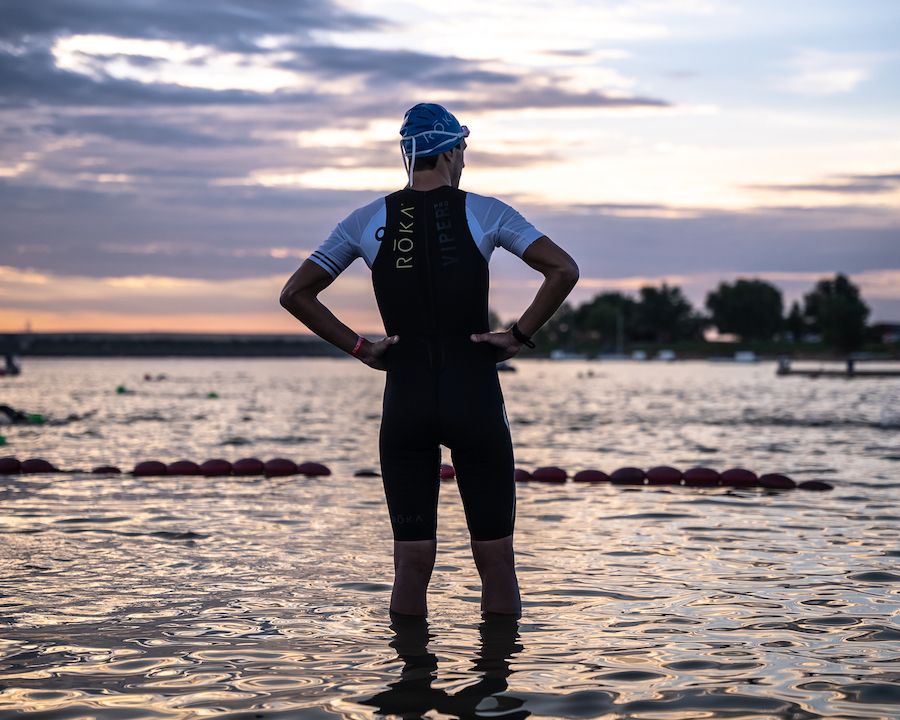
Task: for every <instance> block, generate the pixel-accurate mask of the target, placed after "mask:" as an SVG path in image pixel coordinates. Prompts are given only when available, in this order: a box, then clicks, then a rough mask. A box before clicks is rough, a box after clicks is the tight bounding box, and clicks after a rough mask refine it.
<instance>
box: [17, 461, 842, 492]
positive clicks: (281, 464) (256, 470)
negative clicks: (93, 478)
mask: <svg viewBox="0 0 900 720" xmlns="http://www.w3.org/2000/svg"><path fill="white" fill-rule="evenodd" d="M54 472H67V471H65V470H60V469H58V468H56V467H54V466H53V465H52V464H51V463H49V462H47V461H46V460H43V459H41V458H31V459H28V460H22V461H19V460H18V459H17V458H15V457H5V458H0V475H18V474H20V473H21V474H34V473H54ZM91 473H93V474H95V475H121V474H123V473H122V471H121V470H120V469H119V468H118V467H116V466H114V465H100V466H98V467H95V468H94V469H93V470H92V471H91ZM130 474H131V475H133V476H135V477H163V476H184V475H188V476H190V475H198V476H204V477H225V476H233V477H250V476H257V475H265V476H266V477H287V476H289V475H305V476H307V477H324V476H327V475H331V470H330V469H329V468H328V467H326V466H325V465H322V464H321V463H316V462H303V463H299V464H298V463H295V462H294V461H293V460H289V459H287V458H273V459H271V460H267V461H265V462H263V461H262V460H259V459H258V458H252V457H250V458H243V459H241V460H237V461H236V462H233V463H231V462H228V461H227V460H223V459H221V458H215V459H212V460H206V461H205V462H203V463H200V464H198V463H195V462H193V461H192V460H176V461H175V462H171V463H169V464H166V463H164V462H160V461H159V460H145V461H143V462H139V463H138V464H137V465H135V466H134V469H133V470H132V471H131V473H130ZM355 476H357V477H377V476H378V473H377V472H375V471H373V470H359V471H357V472H356V473H355ZM440 478H441V480H453V479H455V478H456V470H455V468H454V467H453V466H452V465H448V464H446V463H444V464H442V465H441V466H440ZM515 480H516V482H544V483H566V482H568V481H569V473H568V472H567V471H566V470H564V469H563V468H560V467H556V466H552V465H551V466H546V467H539V468H537V469H536V470H534V471H532V472H529V471H528V470H524V469H522V468H516V472H515ZM572 481H573V482H576V483H609V484H610V485H683V486H688V487H730V488H757V487H759V488H766V489H778V490H793V489H794V488H800V489H801V490H832V489H834V486H833V485H831V484H830V483H827V482H824V481H822V480H805V481H803V482H800V483H798V482H795V481H794V480H792V479H791V478H789V477H788V476H787V475H783V474H782V473H766V474H763V475H757V474H756V473H754V472H752V471H750V470H747V469H745V468H731V469H729V470H725V471H723V472H721V473H720V472H718V471H717V470H713V469H712V468H707V467H694V468H690V469H689V470H685V471H684V472H682V471H681V470H678V469H676V468H673V467H669V466H667V465H660V466H657V467H652V468H650V469H649V470H646V471H644V470H643V469H641V468H636V467H623V468H619V469H618V470H615V471H613V472H612V473H610V474H607V473H605V472H603V471H602V470H593V469H587V470H579V471H578V472H577V473H575V475H573V476H572Z"/></svg>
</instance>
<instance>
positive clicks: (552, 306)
mask: <svg viewBox="0 0 900 720" xmlns="http://www.w3.org/2000/svg"><path fill="white" fill-rule="evenodd" d="M522 260H524V261H525V263H526V264H527V265H528V266H529V267H531V268H532V269H534V270H537V271H538V272H539V273H541V274H542V275H543V276H544V282H543V283H542V284H541V287H540V289H539V290H538V291H537V294H536V295H535V296H534V300H532V301H531V304H530V305H529V306H528V309H527V310H525V312H524V313H522V315H521V317H520V318H519V320H518V321H517V322H516V325H517V326H518V328H519V332H521V333H522V334H523V335H526V336H528V337H531V336H532V335H534V334H535V333H536V332H537V331H538V330H539V329H540V328H541V327H542V326H543V325H544V323H546V322H547V321H548V320H549V319H550V318H551V317H553V313H555V312H556V311H557V310H558V309H559V306H560V305H562V304H563V302H564V301H565V299H566V298H567V297H568V296H569V293H570V292H572V288H574V287H575V283H577V282H578V265H576V264H575V261H574V260H573V259H572V258H571V256H570V255H569V254H568V253H567V252H566V251H565V250H563V249H562V248H561V247H559V245H557V244H556V243H554V242H553V241H552V240H551V239H550V238H548V237H547V236H546V235H543V236H542V237H539V238H538V239H537V240H535V241H534V242H533V243H531V244H530V245H529V246H528V247H527V248H526V249H525V252H524V253H523V254H522ZM472 340H473V341H474V342H488V343H490V344H491V345H493V346H494V347H496V348H497V360H498V361H500V360H509V359H510V358H513V357H515V356H516V355H517V354H518V352H519V350H521V349H522V345H523V343H522V342H520V341H519V340H518V339H517V338H516V337H515V336H514V335H513V333H512V329H509V330H506V331H504V332H492V333H482V334H480V335H472Z"/></svg>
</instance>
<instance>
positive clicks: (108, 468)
mask: <svg viewBox="0 0 900 720" xmlns="http://www.w3.org/2000/svg"><path fill="white" fill-rule="evenodd" d="M91 472H92V473H93V474H94V475H121V474H122V471H121V470H119V468H117V467H116V466H115V465H100V466H99V467H95V468H94V469H93V470H91Z"/></svg>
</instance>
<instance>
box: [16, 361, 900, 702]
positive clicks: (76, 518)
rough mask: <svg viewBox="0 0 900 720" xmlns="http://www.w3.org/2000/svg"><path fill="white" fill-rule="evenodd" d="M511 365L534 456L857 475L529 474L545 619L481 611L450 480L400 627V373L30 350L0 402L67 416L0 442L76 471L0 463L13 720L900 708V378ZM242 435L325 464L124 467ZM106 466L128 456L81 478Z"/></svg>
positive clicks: (524, 547) (522, 435) (245, 445)
mask: <svg viewBox="0 0 900 720" xmlns="http://www.w3.org/2000/svg"><path fill="white" fill-rule="evenodd" d="M516 367H517V368H518V371H517V372H515V373H504V374H503V375H502V382H503V386H504V393H505V396H506V402H507V411H508V414H509V419H510V424H511V427H512V431H513V438H514V442H515V444H516V456H517V464H518V466H520V467H523V468H527V469H534V468H536V467H538V466H542V465H558V466H561V467H564V468H566V469H567V470H568V471H569V473H570V474H574V473H575V472H576V471H577V470H581V469H585V468H597V469H601V470H605V471H606V472H610V471H612V470H614V469H615V468H617V467H621V466H637V467H643V468H645V469H646V468H649V467H651V466H654V465H663V464H665V465H674V466H676V467H679V468H681V469H686V468H688V467H691V466H693V465H706V466H710V467H713V468H716V469H718V470H725V469H727V468H729V467H737V466H742V467H746V468H748V469H751V470H753V471H755V472H757V473H760V474H761V473H764V472H782V473H786V474H788V475H789V476H791V477H793V478H794V479H795V480H798V481H802V480H810V479H820V480H826V481H827V482H829V483H831V484H832V485H833V486H834V489H833V490H831V491H827V492H810V491H803V490H792V491H764V490H757V489H753V490H734V489H728V488H723V487H713V488H693V487H677V486H667V487H659V486H655V487H650V486H645V487H626V486H611V485H609V484H603V485H586V484H581V483H573V482H569V483H566V484H540V483H522V484H520V485H519V486H518V520H517V532H516V550H517V561H518V569H519V576H520V582H521V586H522V593H523V600H524V615H523V617H522V619H521V620H520V621H518V622H505V623H504V622H500V621H491V622H487V623H484V622H482V619H481V617H480V615H479V610H478V600H479V581H478V576H477V574H476V572H475V570H474V566H473V563H472V560H471V556H470V553H469V546H468V538H467V534H466V530H465V524H464V520H463V517H462V510H461V505H460V503H459V500H458V497H457V495H456V492H455V487H454V484H453V482H445V483H444V484H443V486H442V493H441V507H440V527H439V545H438V561H437V569H436V572H435V575H434V579H433V581H432V586H431V592H430V597H429V599H430V611H431V612H430V617H429V619H428V621H427V623H425V622H421V623H416V622H409V623H406V624H404V625H402V626H397V625H392V623H391V618H390V617H389V615H388V612H387V603H388V596H389V591H390V583H391V578H392V571H391V542H390V528H389V522H388V518H387V513H386V511H385V508H384V502H383V497H382V493H381V487H380V480H379V478H377V477H357V476H355V473H356V472H358V471H360V470H367V469H377V467H378V457H377V434H378V424H379V420H380V397H381V390H382V387H383V376H382V375H380V374H378V373H376V372H374V371H370V370H368V369H367V368H365V367H363V366H362V365H361V364H359V363H357V362H355V361H350V360H319V359H298V360H193V359H191V360H188V359H165V360H161V359H141V360H36V359H27V360H26V362H25V364H24V373H23V374H22V375H21V376H20V377H18V378H0V391H2V395H0V403H2V404H6V405H10V406H12V407H14V408H16V409H19V410H23V411H25V412H28V413H40V414H42V415H44V416H45V417H46V419H47V422H46V423H45V424H43V425H19V426H11V427H5V428H0V434H3V435H4V436H5V437H6V439H7V446H6V447H4V448H2V449H0V454H4V455H14V456H16V457H18V458H20V459H25V458H29V457H43V458H45V459H47V460H49V461H51V462H52V463H54V464H55V465H56V466H58V467H59V468H61V469H63V470H66V471H68V472H65V473H58V474H44V475H27V476H26V475H18V476H9V477H2V476H0V717H2V718H11V717H20V716H30V717H41V718H55V719H60V720H62V719H69V718H72V719H74V718H110V719H116V720H125V719H129V720H130V719H132V718H192V719H193V718H198V719H199V718H208V717H216V718H226V717H227V718H242V719H243V718H248V719H249V718H254V719H256V718H285V719H287V718H291V719H293V718H300V719H305V718H314V719H317V720H323V719H325V718H332V719H333V718H334V717H336V716H337V717H343V718H354V719H355V718H360V719H363V718H374V717H378V716H385V715H387V716H392V717H403V718H419V717H428V718H476V717H479V718H496V717H501V718H525V717H529V716H531V717H534V718H572V719H582V718H583V719H589V718H604V719H609V720H611V719H613V718H648V719H652V720H657V719H660V720H661V719H673V720H674V719H676V718H678V719H681V718H685V719H694V718H729V719H731V720H737V719H744V718H754V719H761V718H789V719H791V720H809V719H812V718H840V719H841V720H850V719H855V718H884V719H896V718H898V717H900V643H898V640H900V623H898V611H900V567H898V558H900V534H898V520H900V503H898V489H900V477H898V471H900V421H898V414H900V379H878V380H875V379H854V380H852V381H847V380H835V379H824V378H821V379H817V380H810V379H808V378H801V377H788V378H777V377H776V376H775V367H774V364H772V363H759V364H749V365H741V364H724V363H719V364H709V363H703V362H683V363H670V364H661V363H626V362H618V363H617V362H580V361H578V362H574V361H573V362H549V361H521V362H518V363H516ZM145 373H149V374H150V375H151V376H152V377H154V378H156V377H157V376H160V375H164V376H165V379H162V380H154V381H150V382H148V381H144V380H143V376H144V374H145ZM119 385H124V386H125V388H127V389H128V390H129V391H131V392H129V393H123V394H119V393H117V392H116V389H117V386H119ZM209 393H215V394H216V395H218V397H217V398H210V397H208V395H209ZM247 456H255V457H259V458H261V459H263V460H266V459H269V458H273V457H287V458H291V459H293V460H295V461H298V462H299V461H306V460H309V461H315V462H321V463H324V464H326V465H327V466H329V467H330V468H331V470H332V473H333V474H332V475H331V476H330V477H310V478H306V477H287V478H234V477H226V478H202V477H162V478H140V477H138V478H135V477H132V476H131V475H129V474H127V471H129V470H130V469H131V468H132V467H133V466H134V464H135V463H137V462H139V461H142V460H150V459H157V460H162V461H164V462H172V461H174V460H179V459H189V460H194V461H196V462H202V461H204V460H206V459H210V458H218V457H222V458H225V459H227V460H232V461H233V460H237V459H239V458H242V457H247ZM106 464H113V465H119V466H120V467H121V468H122V469H123V470H124V471H126V474H124V475H122V476H121V477H107V476H100V477H97V476H93V475H91V474H90V473H89V471H90V470H91V468H92V467H94V466H96V465H106Z"/></svg>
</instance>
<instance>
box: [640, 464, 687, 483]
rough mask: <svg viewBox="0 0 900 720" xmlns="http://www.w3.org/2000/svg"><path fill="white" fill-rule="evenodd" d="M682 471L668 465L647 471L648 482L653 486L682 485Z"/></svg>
mask: <svg viewBox="0 0 900 720" xmlns="http://www.w3.org/2000/svg"><path fill="white" fill-rule="evenodd" d="M682 477H683V476H682V474H681V470H676V469H675V468H673V467H668V466H667V465H660V466H659V467H655V468H650V469H649V470H648V471H647V482H649V483H650V484H651V485H681V478H682Z"/></svg>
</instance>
